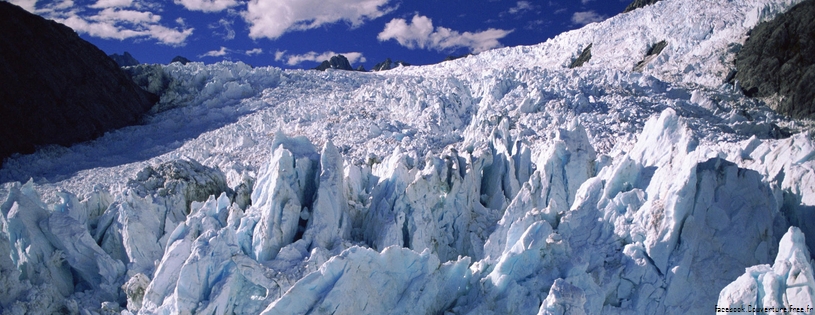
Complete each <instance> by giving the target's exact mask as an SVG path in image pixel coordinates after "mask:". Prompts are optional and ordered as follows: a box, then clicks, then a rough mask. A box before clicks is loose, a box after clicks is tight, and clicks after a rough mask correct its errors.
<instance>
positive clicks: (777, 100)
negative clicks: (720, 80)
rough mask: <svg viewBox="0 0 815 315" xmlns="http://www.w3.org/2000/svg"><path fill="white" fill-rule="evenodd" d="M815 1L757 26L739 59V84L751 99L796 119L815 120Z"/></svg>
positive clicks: (737, 76)
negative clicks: (767, 102)
mask: <svg viewBox="0 0 815 315" xmlns="http://www.w3.org/2000/svg"><path fill="white" fill-rule="evenodd" d="M813 16H815V0H809V1H805V2H802V3H800V4H798V5H796V6H794V7H792V8H791V9H790V10H789V11H787V12H786V13H784V14H781V15H779V16H778V17H776V18H775V19H773V20H772V21H769V22H764V23H761V24H759V25H758V26H756V27H755V28H754V29H753V30H752V31H751V32H750V37H749V38H748V39H747V41H746V42H745V43H744V47H742V49H741V50H740V51H739V52H738V54H737V55H736V70H737V71H738V72H736V75H735V80H737V81H738V83H739V84H740V85H741V88H742V90H743V91H744V94H746V95H747V96H750V97H773V98H774V100H773V101H771V102H770V103H771V104H770V106H771V107H772V108H773V109H775V110H776V111H778V112H780V113H782V114H785V115H789V116H792V117H797V118H803V117H810V118H813V117H815V19H813V18H812V17H813Z"/></svg>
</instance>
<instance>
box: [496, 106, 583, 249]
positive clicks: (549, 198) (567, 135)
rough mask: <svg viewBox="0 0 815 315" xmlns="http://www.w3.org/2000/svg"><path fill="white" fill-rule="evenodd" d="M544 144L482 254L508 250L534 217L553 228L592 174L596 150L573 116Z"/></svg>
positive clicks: (535, 219)
mask: <svg viewBox="0 0 815 315" xmlns="http://www.w3.org/2000/svg"><path fill="white" fill-rule="evenodd" d="M545 146H546V149H545V151H543V152H542V153H541V155H540V156H539V157H538V159H537V161H536V163H535V165H537V170H535V172H534V173H532V175H531V176H528V181H527V180H524V181H521V182H522V183H524V184H523V187H522V188H521V189H520V192H519V193H517V194H516V195H515V197H514V198H513V199H512V202H511V203H510V204H509V206H508V207H507V209H506V211H505V212H504V214H503V217H502V218H501V220H500V221H498V223H497V226H496V228H495V231H493V232H492V234H491V235H490V238H489V240H488V241H487V244H486V245H485V246H484V248H485V250H484V251H485V253H484V254H485V256H488V257H491V259H496V258H497V257H499V256H500V255H501V254H502V253H505V252H506V251H508V250H510V247H511V246H512V244H514V243H515V242H516V241H517V239H518V238H519V237H520V235H521V233H523V232H524V231H525V230H526V229H527V228H528V227H529V226H530V225H531V224H532V223H533V222H535V221H538V220H546V222H547V223H548V224H549V225H550V226H551V227H553V228H556V227H557V225H558V222H559V216H560V215H561V214H562V213H565V212H566V211H567V210H569V208H571V205H572V204H573V203H574V200H575V196H576V194H577V190H578V188H579V187H580V185H581V184H582V183H584V182H586V180H588V179H589V178H591V177H593V176H594V173H595V167H594V163H595V162H594V161H595V158H596V153H595V151H594V148H593V147H592V146H591V143H590V142H589V139H588V135H587V134H586V131H585V129H584V128H583V127H582V126H581V125H580V124H579V123H578V122H577V121H576V120H574V121H572V122H571V123H570V124H569V126H568V128H567V129H560V130H558V132H557V134H556V136H555V139H554V141H552V142H550V143H547V144H546V145H545ZM519 164H520V165H523V163H519ZM519 169H523V166H521V167H519Z"/></svg>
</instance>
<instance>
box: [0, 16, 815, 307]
mask: <svg viewBox="0 0 815 315" xmlns="http://www.w3.org/2000/svg"><path fill="white" fill-rule="evenodd" d="M797 2H798V1H785V0H761V1H680V0H664V1H661V2H658V3H657V4H654V5H651V6H648V7H646V8H642V9H639V10H635V11H632V12H629V13H625V14H621V15H619V16H616V17H613V18H610V19H608V20H606V21H604V22H601V23H596V24H591V25H588V26H586V27H584V28H582V29H580V30H576V31H572V32H568V33H564V34H561V35H559V36H558V37H556V38H553V39H551V40H549V41H547V42H545V43H541V44H538V45H534V46H524V47H509V48H502V49H497V50H492V51H488V52H484V53H481V54H479V55H477V56H470V57H467V58H462V59H458V60H455V61H450V62H445V63H442V64H438V65H431V66H421V67H407V68H399V69H394V70H389V71H385V72H377V73H358V72H344V71H332V70H328V71H325V72H317V71H296V70H295V71H283V70H280V69H276V68H252V67H250V66H248V65H245V64H242V63H228V62H224V63H218V64H213V65H203V64H200V63H188V64H187V65H181V64H180V63H174V64H171V65H167V66H159V67H160V69H163V71H165V72H166V74H167V76H168V77H170V78H172V82H171V84H169V88H168V90H167V91H165V93H164V94H163V96H162V103H161V110H162V111H160V112H157V113H155V114H154V115H152V116H150V117H149V118H148V119H147V121H146V123H145V124H144V125H141V126H133V127H128V128H124V129H122V130H118V131H114V132H111V133H109V134H107V135H105V136H103V137H101V138H99V139H98V140H95V141H92V142H88V143H84V144H79V145H75V146H72V147H70V148H61V147H48V148H43V149H42V150H40V151H38V152H37V153H35V154H32V155H27V156H15V157H12V158H10V159H9V160H7V161H6V162H5V163H4V168H3V169H0V179H2V180H3V182H5V184H4V185H3V188H2V189H0V201H2V204H0V210H2V214H3V215H2V218H0V228H2V229H1V230H2V237H0V251H2V252H3V253H8V254H7V255H5V254H4V255H0V283H2V285H0V308H1V309H2V312H3V313H9V314H25V313H57V312H67V313H88V312H90V313H103V312H121V313H125V314H128V313H133V314H136V313H140V314H177V313H196V314H197V313H203V314H225V313H238V314H257V313H261V312H264V313H268V314H290V313H299V314H304V313H312V314H317V313H320V314H322V313H326V314H328V313H335V314H352V313H353V314H358V313H369V314H379V313H451V314H507V313H520V314H582V313H585V314H600V313H603V314H631V313H636V314H664V313H669V314H695V313H709V312H710V311H711V310H713V308H714V307H715V306H716V305H718V306H719V307H730V306H732V307H738V305H742V304H744V303H747V305H762V306H768V307H769V306H788V304H794V305H799V303H800V305H801V306H803V304H804V303H810V302H811V301H812V299H813V291H812V283H813V281H812V265H811V262H810V259H811V256H810V254H809V253H810V252H811V251H808V248H812V246H813V245H815V219H813V218H815V216H813V211H815V171H813V170H814V169H815V140H813V134H812V128H811V124H810V123H807V122H801V121H790V120H786V119H784V118H782V117H780V116H778V115H776V114H774V113H773V112H771V111H770V110H769V109H768V108H767V107H766V106H764V104H762V103H761V102H759V101H756V100H751V99H747V98H745V97H744V96H743V95H742V94H741V93H740V92H739V90H738V89H737V88H736V87H734V86H732V85H728V84H725V83H723V82H724V81H725V78H726V77H727V76H728V75H729V74H730V72H731V71H732V70H733V66H732V58H733V56H734V53H735V52H736V51H737V50H738V48H739V47H740V44H741V43H742V42H743V41H744V39H745V35H746V33H747V31H748V30H749V29H750V28H751V27H752V26H753V25H755V24H756V23H758V22H760V21H762V20H765V19H769V18H772V17H773V16H774V15H775V14H778V13H779V12H782V11H783V10H785V9H786V8H788V7H790V6H791V5H794V4H795V3H797ZM662 40H665V41H666V42H667V46H666V47H665V49H663V51H662V53H660V54H659V55H658V56H656V57H654V58H653V59H652V60H651V61H650V62H649V63H648V64H647V65H645V66H644V67H643V69H642V72H634V71H632V69H633V67H634V66H635V65H636V63H637V62H638V61H640V60H642V58H643V57H644V55H645V53H646V52H647V51H648V49H649V48H650V47H651V46H652V45H654V44H655V43H657V42H660V41H662ZM589 44H591V45H592V55H593V57H592V59H591V60H590V61H589V62H588V63H587V64H585V65H584V66H583V67H581V68H578V69H567V68H566V66H568V64H569V63H570V62H571V60H572V59H573V58H576V57H577V55H578V54H579V53H580V52H581V51H582V49H583V48H584V47H586V46H588V45H589ZM787 131H789V132H791V133H792V135H791V136H789V137H785V135H786V134H787V133H786V132H787ZM29 178H32V180H31V181H29ZM18 182H27V183H26V184H24V185H23V184H20V183H18ZM785 232H786V233H787V234H784V233H785ZM773 257H776V260H775V261H773ZM770 264H772V267H770ZM745 270H746V272H745ZM759 300H760V301H761V302H760V303H763V304H758V303H759ZM765 300H766V302H765ZM750 301H756V302H754V303H752V304H751V303H749V302H750ZM717 303H718V304H717ZM739 303H741V304H739Z"/></svg>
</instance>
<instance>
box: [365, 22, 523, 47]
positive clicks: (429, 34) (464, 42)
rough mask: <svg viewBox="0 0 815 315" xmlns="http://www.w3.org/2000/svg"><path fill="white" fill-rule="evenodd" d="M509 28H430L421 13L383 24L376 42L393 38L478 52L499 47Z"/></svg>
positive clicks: (413, 44) (404, 43) (416, 44)
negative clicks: (458, 29)
mask: <svg viewBox="0 0 815 315" xmlns="http://www.w3.org/2000/svg"><path fill="white" fill-rule="evenodd" d="M509 33H512V30H501V29H493V28H490V29H488V30H486V31H482V32H478V33H471V32H464V33H459V32H457V31H454V30H451V29H449V28H446V27H441V26H439V27H433V21H432V20H431V19H430V18H428V17H426V16H421V15H418V14H417V15H414V16H413V19H412V20H411V22H410V23H408V22H407V21H406V20H405V19H393V20H391V21H390V22H388V24H386V25H385V29H384V30H382V32H380V33H379V35H377V39H379V41H387V40H391V39H395V40H396V41H397V42H399V44H400V45H402V46H405V47H407V48H410V49H416V48H420V49H434V50H437V51H442V50H446V49H452V48H459V47H466V48H469V49H470V50H471V51H472V52H474V53H479V52H482V51H485V50H489V49H492V48H496V47H501V46H502V45H501V43H500V42H498V40H499V39H501V38H504V37H505V36H507V34H509Z"/></svg>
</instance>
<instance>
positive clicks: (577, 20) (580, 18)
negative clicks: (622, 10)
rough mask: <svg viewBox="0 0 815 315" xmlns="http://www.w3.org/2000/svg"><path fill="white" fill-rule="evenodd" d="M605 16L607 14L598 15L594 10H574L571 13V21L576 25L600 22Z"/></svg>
mask: <svg viewBox="0 0 815 315" xmlns="http://www.w3.org/2000/svg"><path fill="white" fill-rule="evenodd" d="M607 18H608V16H605V15H600V14H598V13H597V12H594V11H583V12H575V13H574V14H573V15H572V23H574V24H578V25H586V24H589V23H594V22H602V21H604V20H605V19H607Z"/></svg>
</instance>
